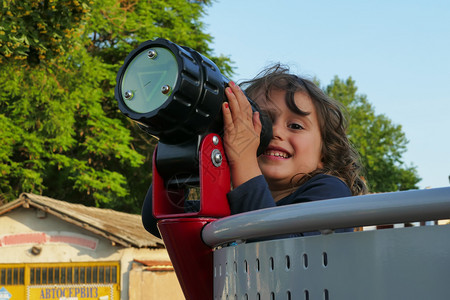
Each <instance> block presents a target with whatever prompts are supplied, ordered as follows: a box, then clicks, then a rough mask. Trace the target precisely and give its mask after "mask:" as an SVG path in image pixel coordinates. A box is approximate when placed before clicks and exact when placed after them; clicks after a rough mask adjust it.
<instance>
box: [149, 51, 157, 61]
mask: <svg viewBox="0 0 450 300" xmlns="http://www.w3.org/2000/svg"><path fill="white" fill-rule="evenodd" d="M147 56H148V58H150V59H155V58H156V57H157V56H158V52H156V51H155V50H154V49H150V50H148V52H147Z"/></svg>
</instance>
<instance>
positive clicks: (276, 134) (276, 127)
mask: <svg viewBox="0 0 450 300" xmlns="http://www.w3.org/2000/svg"><path fill="white" fill-rule="evenodd" d="M272 133H273V136H272V139H278V140H282V139H283V128H282V126H280V124H278V122H277V123H275V122H274V123H273V124H272Z"/></svg>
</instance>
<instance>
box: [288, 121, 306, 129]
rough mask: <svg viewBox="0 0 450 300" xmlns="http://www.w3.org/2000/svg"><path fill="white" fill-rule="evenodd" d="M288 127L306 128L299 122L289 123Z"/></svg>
mask: <svg viewBox="0 0 450 300" xmlns="http://www.w3.org/2000/svg"><path fill="white" fill-rule="evenodd" d="M288 127H289V128H290V129H294V130H302V129H304V128H303V126H302V125H300V124H297V123H292V124H289V125H288Z"/></svg>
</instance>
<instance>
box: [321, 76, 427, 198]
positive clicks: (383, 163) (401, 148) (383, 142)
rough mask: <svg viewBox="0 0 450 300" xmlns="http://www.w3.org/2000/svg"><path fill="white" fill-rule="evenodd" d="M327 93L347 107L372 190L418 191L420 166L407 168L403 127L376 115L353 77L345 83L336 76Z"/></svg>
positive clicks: (350, 132) (352, 137)
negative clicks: (360, 93) (418, 168)
mask: <svg viewBox="0 0 450 300" xmlns="http://www.w3.org/2000/svg"><path fill="white" fill-rule="evenodd" d="M325 90H326V92H327V93H328V95H330V96H331V97H332V98H334V99H337V100H338V101H340V102H341V103H342V104H343V105H344V106H345V107H346V108H347V112H348V119H349V120H350V124H349V130H348V135H349V139H350V141H351V142H352V143H353V144H354V146H355V148H356V149H357V150H358V151H359V153H360V155H361V160H362V163H363V165H364V167H365V172H366V181H367V182H368V184H369V188H370V191H371V192H390V191H398V190H408V189H417V186H416V184H417V183H418V182H419V181H420V178H419V177H418V175H417V171H416V167H414V166H407V165H405V163H404V162H403V160H402V156H403V154H404V153H405V151H406V149H407V148H406V146H407V144H408V140H407V139H406V136H405V134H404V133H403V132H402V127H401V125H396V124H393V123H392V121H391V120H390V119H389V118H388V117H386V116H385V115H383V114H381V115H377V114H375V109H374V108H373V106H372V105H371V104H370V103H369V101H368V100H367V97H366V96H365V95H359V94H357V93H356V92H357V87H356V85H355V81H353V80H352V78H348V79H347V80H345V81H344V80H341V79H339V78H338V77H335V78H334V80H333V81H332V82H331V83H330V84H329V85H328V86H327V87H326V89H325Z"/></svg>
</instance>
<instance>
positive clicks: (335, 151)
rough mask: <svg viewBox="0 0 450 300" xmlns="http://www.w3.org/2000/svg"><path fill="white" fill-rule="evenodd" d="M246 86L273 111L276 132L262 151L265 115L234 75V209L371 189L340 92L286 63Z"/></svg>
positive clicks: (228, 127)
mask: <svg viewBox="0 0 450 300" xmlns="http://www.w3.org/2000/svg"><path fill="white" fill-rule="evenodd" d="M243 86H246V95H247V96H248V97H249V98H251V99H252V100H253V101H255V102H256V103H257V104H258V105H259V106H260V108H261V110H262V111H263V112H264V113H267V114H269V116H270V117H271V119H272V122H273V137H272V140H271V142H270V144H269V146H268V148H267V149H266V150H265V152H264V153H263V154H261V155H260V156H259V157H257V156H256V150H257V148H258V145H259V134H260V132H261V123H260V120H259V115H258V113H257V112H256V113H252V110H251V107H250V105H249V102H248V101H247V98H246V96H245V95H244V93H243V92H242V90H241V89H240V88H239V87H238V86H237V85H235V84H234V83H233V82H230V84H229V87H227V89H226V96H227V98H228V102H225V103H224V104H223V117H224V144H225V152H226V155H227V158H228V161H229V164H230V171H231V176H232V184H233V190H232V191H231V192H230V193H229V194H228V195H227V196H228V200H229V204H230V208H231V213H232V214H236V213H241V212H245V211H250V210H255V209H261V208H268V207H274V206H280V205H286V204H293V203H301V202H308V201H315V200H323V199H332V198H339V197H347V196H351V195H361V194H364V193H366V192H367V187H366V185H365V183H364V181H363V180H362V179H361V174H360V172H361V165H360V163H359V160H358V155H357V153H356V151H355V150H354V149H353V148H352V147H351V145H350V142H349V140H348V139H347V136H346V132H345V130H346V122H345V119H344V116H343V114H342V112H341V109H340V106H339V104H338V103H337V102H336V101H335V100H333V99H331V98H329V97H328V96H326V95H325V94H324V93H323V92H322V90H320V89H319V88H318V87H317V86H316V85H315V84H314V83H312V82H311V81H309V80H306V79H302V78H300V77H298V76H296V75H292V74H289V70H288V69H287V68H283V67H281V66H280V65H275V66H273V67H271V68H269V69H267V70H266V71H265V72H263V73H261V74H260V76H258V77H256V78H255V79H253V80H251V81H248V82H244V83H243Z"/></svg>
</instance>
